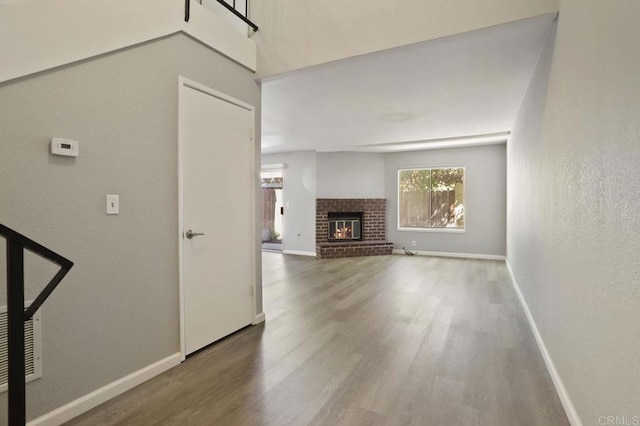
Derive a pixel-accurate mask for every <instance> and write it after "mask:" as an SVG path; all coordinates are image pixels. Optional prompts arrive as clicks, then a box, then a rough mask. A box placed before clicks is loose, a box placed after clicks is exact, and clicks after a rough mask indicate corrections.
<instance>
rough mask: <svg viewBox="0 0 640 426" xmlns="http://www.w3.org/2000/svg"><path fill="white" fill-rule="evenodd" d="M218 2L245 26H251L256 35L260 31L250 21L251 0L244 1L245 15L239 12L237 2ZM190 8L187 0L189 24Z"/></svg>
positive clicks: (220, 0) (185, 3)
mask: <svg viewBox="0 0 640 426" xmlns="http://www.w3.org/2000/svg"><path fill="white" fill-rule="evenodd" d="M217 2H218V3H220V4H221V5H222V6H224V7H225V8H226V9H227V10H228V11H229V12H231V13H233V14H234V15H236V16H237V17H238V18H239V19H241V20H242V21H243V22H244V23H245V24H247V25H249V26H250V27H251V29H252V30H253V32H254V33H255V32H256V31H258V26H257V25H256V24H254V23H253V22H251V20H250V19H249V0H244V13H242V12H239V11H238V8H237V7H236V6H237V5H236V0H232V3H231V4H229V3H227V2H226V1H225V0H217ZM198 3H200V4H202V0H200V1H199V2H198ZM190 7H191V0H185V2H184V21H185V22H189V15H190Z"/></svg>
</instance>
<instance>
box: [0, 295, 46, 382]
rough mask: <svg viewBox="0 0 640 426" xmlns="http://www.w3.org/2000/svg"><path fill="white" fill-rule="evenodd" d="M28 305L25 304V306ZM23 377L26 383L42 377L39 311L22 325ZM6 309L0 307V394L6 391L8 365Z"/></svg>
mask: <svg viewBox="0 0 640 426" xmlns="http://www.w3.org/2000/svg"><path fill="white" fill-rule="evenodd" d="M28 305H29V303H28V304H27V306H28ZM24 333H25V335H24V349H25V367H26V368H25V373H26V374H25V376H26V380H27V382H29V381H31V380H34V379H37V378H39V377H42V359H41V356H40V310H38V312H36V314H35V315H34V316H33V317H32V318H31V319H30V320H29V321H27V322H26V323H25V324H24ZM7 339H8V330H7V307H6V306H0V392H4V391H6V390H7V388H8V385H7V382H8V381H9V365H8V362H9V361H8V358H7V357H8V345H7Z"/></svg>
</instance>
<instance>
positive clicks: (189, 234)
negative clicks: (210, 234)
mask: <svg viewBox="0 0 640 426" xmlns="http://www.w3.org/2000/svg"><path fill="white" fill-rule="evenodd" d="M200 235H207V234H205V233H204V232H193V230H191V229H189V230H188V231H187V232H186V233H185V236H186V237H187V238H188V239H192V238H193V237H198V236H200Z"/></svg>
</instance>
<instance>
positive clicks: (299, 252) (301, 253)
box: [282, 250, 316, 257]
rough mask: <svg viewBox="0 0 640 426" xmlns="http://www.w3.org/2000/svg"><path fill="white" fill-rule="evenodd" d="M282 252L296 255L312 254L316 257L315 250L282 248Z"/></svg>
mask: <svg viewBox="0 0 640 426" xmlns="http://www.w3.org/2000/svg"><path fill="white" fill-rule="evenodd" d="M282 253H284V254H297V255H298V256H313V257H316V252H315V251H300V250H284V251H283V252H282Z"/></svg>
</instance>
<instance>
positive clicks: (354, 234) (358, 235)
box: [328, 213, 362, 241]
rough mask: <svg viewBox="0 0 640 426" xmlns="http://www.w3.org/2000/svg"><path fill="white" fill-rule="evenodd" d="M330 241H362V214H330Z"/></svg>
mask: <svg viewBox="0 0 640 426" xmlns="http://www.w3.org/2000/svg"><path fill="white" fill-rule="evenodd" d="M328 237H329V240H330V241H339V240H362V213H336V214H333V213H329V236H328Z"/></svg>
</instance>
